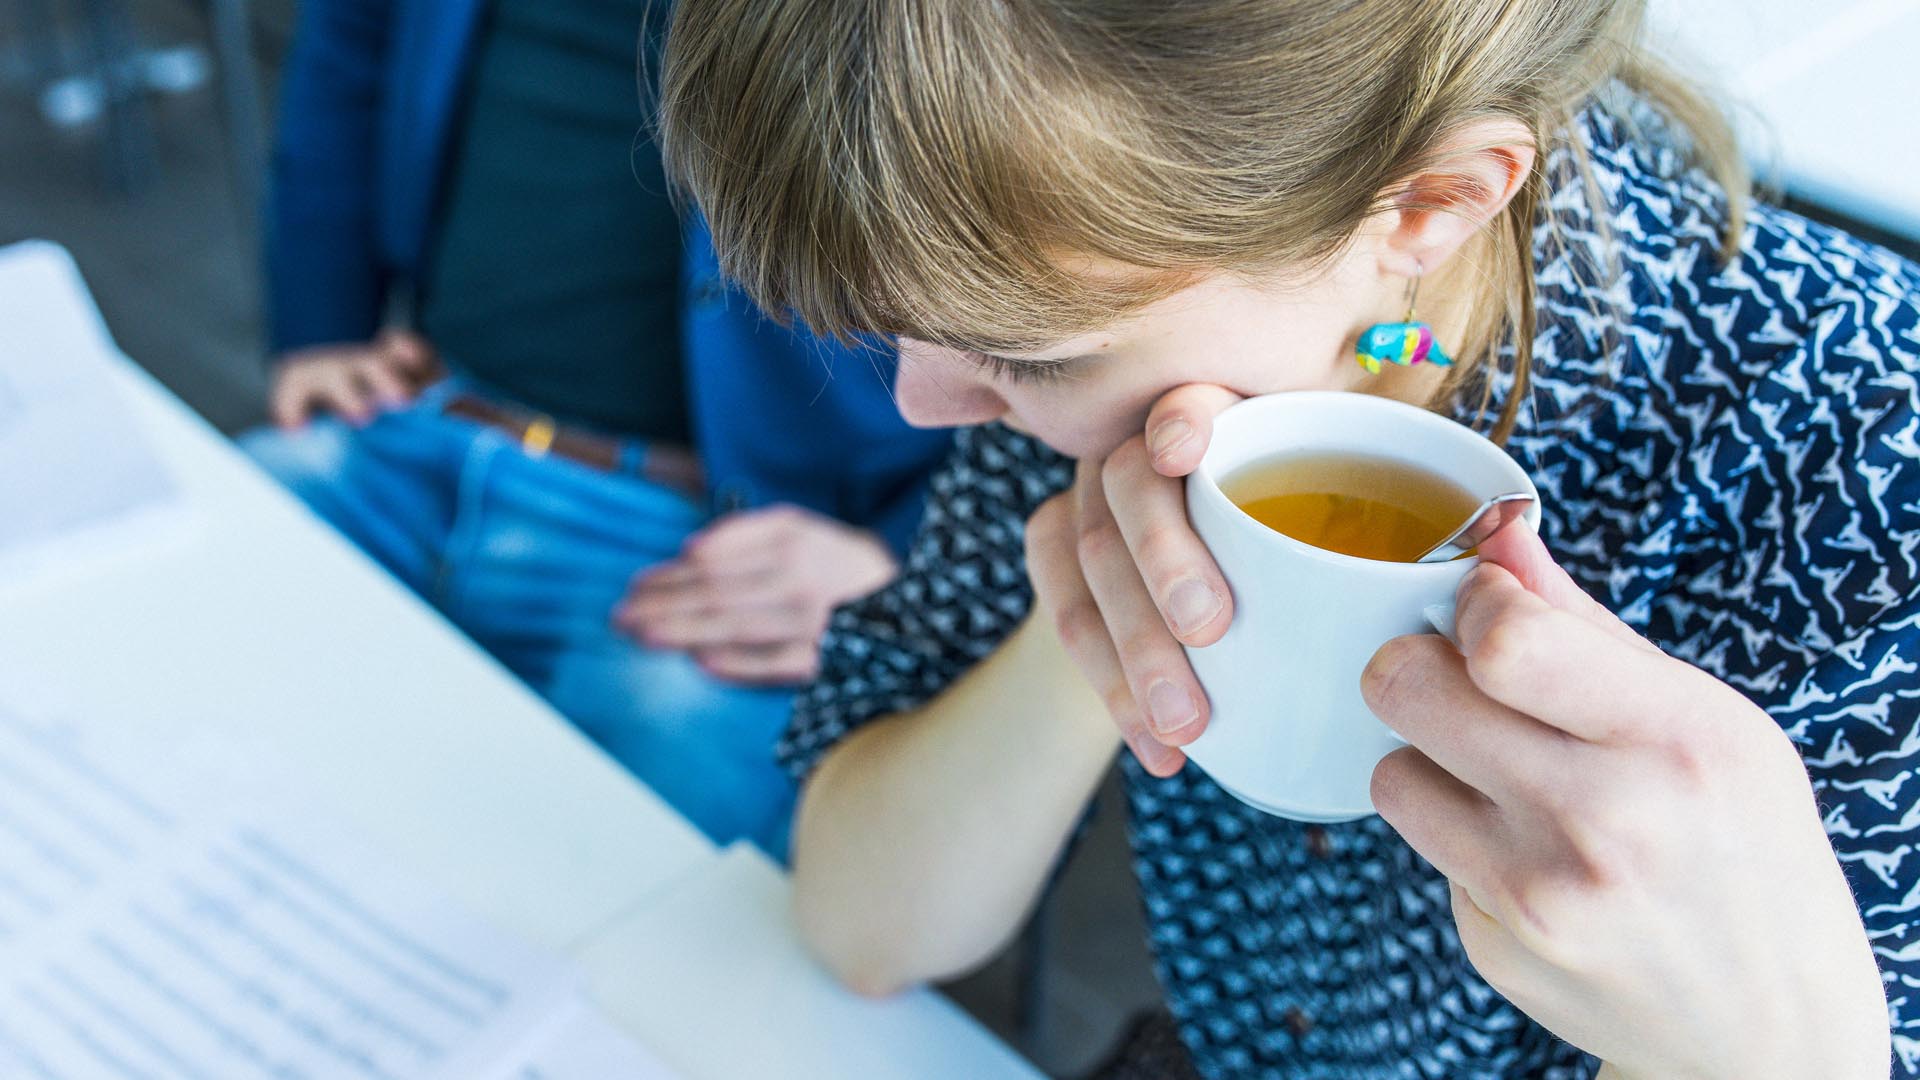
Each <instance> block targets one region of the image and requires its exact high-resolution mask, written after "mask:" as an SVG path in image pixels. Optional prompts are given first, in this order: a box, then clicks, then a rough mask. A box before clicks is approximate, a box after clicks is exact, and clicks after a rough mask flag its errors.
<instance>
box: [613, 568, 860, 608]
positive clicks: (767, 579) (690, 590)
mask: <svg viewBox="0 0 1920 1080" xmlns="http://www.w3.org/2000/svg"><path fill="white" fill-rule="evenodd" d="M808 606H810V605H809V604H808V602H807V599H806V596H805V594H804V593H802V592H801V591H800V590H799V589H798V588H796V587H795V586H794V585H793V583H791V582H789V581H786V580H783V579H782V578H780V577H779V576H777V575H773V574H731V573H724V574H707V573H702V572H701V571H700V570H699V569H698V568H690V569H689V570H688V571H687V572H685V574H682V575H677V576H676V578H675V579H674V580H672V581H663V580H661V579H660V578H658V577H648V578H644V579H642V580H640V581H639V582H637V583H635V585H634V587H633V590H632V591H631V592H630V593H629V594H628V596H627V598H626V599H625V600H623V601H621V604H620V607H621V608H622V609H623V610H625V611H627V612H629V613H630V614H631V616H632V617H633V618H635V619H641V620H645V619H665V618H673V617H676V616H680V615H696V616H697V615H699V614H701V613H703V612H710V611H720V610H725V609H730V608H774V607H783V608H796V609H805V608H807V607H808ZM816 606H823V605H816Z"/></svg>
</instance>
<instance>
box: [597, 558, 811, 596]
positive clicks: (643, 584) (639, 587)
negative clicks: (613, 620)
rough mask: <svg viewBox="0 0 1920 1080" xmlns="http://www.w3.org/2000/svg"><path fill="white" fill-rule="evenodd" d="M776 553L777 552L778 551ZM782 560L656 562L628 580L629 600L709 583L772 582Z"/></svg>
mask: <svg viewBox="0 0 1920 1080" xmlns="http://www.w3.org/2000/svg"><path fill="white" fill-rule="evenodd" d="M775 555H776V556H777V553H775ZM780 566H781V564H780V562H779V560H778V558H777V557H771V558H769V559H768V560H767V561H764V562H763V561H759V560H743V561H740V562H732V563H713V562H694V561H692V560H689V559H672V560H669V561H667V562H662V563H655V564H654V565H652V566H649V567H647V568H646V569H644V570H641V571H640V572H638V573H636V574H634V575H633V577H632V578H631V579H630V580H629V581H628V582H627V596H628V598H629V599H634V598H638V597H639V596H640V595H641V594H643V593H645V594H653V595H661V596H664V595H667V594H670V593H676V592H681V591H683V590H686V589H690V588H707V587H708V586H710V585H711V586H731V585H734V584H736V583H737V584H739V585H742V586H745V585H749V584H754V583H758V582H772V581H774V580H776V579H777V578H778V577H779V576H780V575H779V573H778V571H779V570H780Z"/></svg>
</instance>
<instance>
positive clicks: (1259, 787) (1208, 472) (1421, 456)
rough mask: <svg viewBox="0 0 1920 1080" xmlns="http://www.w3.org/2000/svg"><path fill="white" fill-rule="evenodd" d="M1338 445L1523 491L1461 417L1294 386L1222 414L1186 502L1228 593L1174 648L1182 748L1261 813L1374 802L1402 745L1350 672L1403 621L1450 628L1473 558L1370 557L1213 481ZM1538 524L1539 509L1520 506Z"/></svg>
mask: <svg viewBox="0 0 1920 1080" xmlns="http://www.w3.org/2000/svg"><path fill="white" fill-rule="evenodd" d="M1298 453H1313V454H1316V455H1318V454H1324V453H1334V454H1339V453H1352V454H1357V455H1367V456H1371V457H1381V458H1388V459H1393V460H1398V461H1403V462H1406V463H1408V464H1410V465H1414V466H1418V467H1419V468H1421V469H1425V470H1427V471H1429V472H1433V473H1437V474H1439V475H1440V476H1442V477H1445V478H1446V479H1448V480H1451V481H1453V482H1454V483H1455V484H1458V485H1459V486H1460V487H1462V488H1464V489H1466V491H1467V492H1468V493H1469V494H1471V495H1473V496H1474V497H1475V498H1476V499H1477V500H1484V499H1488V498H1491V497H1493V496H1495V495H1499V494H1503V493H1506V492H1513V491H1524V492H1527V493H1529V494H1533V495H1535V497H1536V499H1537V498H1538V493H1537V492H1536V491H1535V489H1534V486H1533V482H1532V481H1531V480H1529V479H1528V478H1527V474H1526V472H1525V471H1523V470H1522V469H1521V468H1520V466H1519V465H1518V464H1516V463H1515V462H1514V460H1513V459H1512V458H1510V457H1508V456H1507V454H1506V452H1505V451H1503V450H1501V449H1500V448H1499V447H1498V446H1495V445H1494V444H1493V443H1492V442H1490V441H1488V440H1487V439H1485V438H1483V437H1482V436H1480V435H1479V434H1477V433H1475V432H1474V431H1472V430H1471V429H1469V428H1467V427H1464V426H1462V425H1460V424H1456V423H1454V422H1453V421H1451V420H1448V419H1446V418H1445V417H1442V416H1439V415H1436V414H1434V413H1431V412H1428V411H1426V410H1424V409H1420V408H1416V407H1414V406H1412V405H1406V404H1402V403H1400V402H1396V401H1389V400H1387V399H1385V398H1379V397H1373V396H1369V395H1365V394H1352V393H1335V392H1321V391H1304V392H1298V393H1289V394H1273V395H1270V396H1267V397H1259V398H1251V399H1249V400H1247V401H1243V402H1241V403H1240V404H1238V405H1235V406H1233V407H1232V408H1230V409H1228V410H1227V411H1226V412H1224V413H1221V414H1220V416H1219V417H1218V418H1217V419H1216V420H1215V421H1214V427H1213V439H1212V442H1211V443H1210V444H1209V446H1208V448H1207V453H1206V457H1205V458H1203V459H1202V460H1201V463H1200V468H1199V469H1197V470H1195V472H1194V473H1193V475H1192V476H1190V477H1189V478H1188V479H1187V513H1188V516H1189V517H1190V518H1191V520H1192V522H1193V527H1194V530H1195V531H1196V532H1197V533H1199V535H1200V539H1201V540H1203V541H1205V543H1206V545H1207V548H1208V550H1210V551H1211V552H1212V553H1213V557H1214V560H1215V561H1216V562H1218V564H1219V566H1220V571H1221V573H1222V574H1224V575H1225V576H1226V579H1227V585H1228V587H1229V588H1230V589H1231V590H1232V591H1233V623H1232V626H1231V627H1230V628H1229V629H1228V630H1227V632H1226V635H1225V636H1224V637H1222V638H1221V639H1220V640H1219V641H1217V642H1215V643H1214V644H1212V645H1209V646H1207V647H1205V648H1199V649H1188V650H1187V658H1188V660H1189V661H1190V662H1191V663H1192V664H1193V670H1194V674H1196V675H1198V676H1199V678H1200V684H1201V686H1202V687H1204V688H1205V689H1206V692H1207V699H1208V701H1209V703H1210V705H1211V707H1212V715H1211V718H1210V719H1209V720H1208V722H1207V729H1206V731H1205V732H1204V733H1203V734H1202V735H1201V736H1200V737H1199V738H1198V739H1196V740H1194V741H1193V742H1192V743H1191V744H1190V745H1188V746H1187V747H1186V752H1187V756H1188V757H1189V758H1191V759H1192V760H1193V761H1194V763H1195V764H1197V765H1199V766H1200V767H1201V768H1203V769H1205V770H1206V771H1207V773H1208V774H1209V775H1210V776H1212V777H1213V779H1214V780H1215V781H1216V782H1218V783H1219V784H1220V786H1221V787H1223V788H1225V789H1226V790H1228V791H1230V792H1232V793H1233V794H1234V795H1235V796H1237V797H1238V798H1240V799H1241V800H1242V801H1244V802H1246V803H1248V804H1250V805H1252V806H1256V807H1258V808H1260V809H1262V810H1265V811H1267V812H1269V813H1273V814H1279V815H1281V816H1283V817H1289V818H1295V819H1297V820H1301V821H1347V820H1351V819H1353V818H1358V817H1365V816H1366V815H1368V814H1371V813H1373V803H1372V799H1371V798H1370V797H1369V795H1368V788H1369V783H1370V780H1371V777H1372V775H1373V767H1374V766H1375V765H1376V764H1378V763H1379V761H1380V759H1381V758H1383V757H1385V756H1386V755H1387V753H1388V752H1389V751H1391V750H1393V749H1394V748H1395V747H1397V746H1400V745H1403V744H1402V743H1401V741H1400V740H1399V738H1398V737H1397V736H1395V735H1394V734H1393V733H1392V732H1391V731H1389V730H1388V729H1387V727H1386V725H1384V724H1382V723H1381V722H1380V721H1379V719H1377V718H1376V717H1375V716H1374V715H1373V713H1372V712H1371V711H1370V710H1368V708H1367V705H1366V702H1365V701H1364V700H1362V698H1361V696H1360V672H1361V671H1362V670H1363V669H1364V668H1365V667H1366V665H1367V661H1368V660H1369V659H1371V658H1372V656H1373V654H1374V652H1375V651H1376V650H1377V649H1379V647H1380V646H1381V645H1383V644H1385V643H1386V642H1387V641H1389V640H1391V639H1393V638H1395V637H1399V636H1401V635H1403V634H1417V633H1422V632H1425V631H1428V630H1431V629H1433V628H1435V627H1438V628H1440V629H1441V630H1442V631H1443V632H1449V633H1450V632H1451V630H1452V621H1453V620H1452V611H1453V594H1454V590H1455V589H1456V588H1458V587H1459V584H1460V579H1461V578H1463V577H1465V576H1466V574H1467V571H1468V570H1470V569H1472V568H1473V566H1474V565H1475V563H1476V562H1477V561H1478V560H1476V559H1471V558H1467V559H1457V560H1454V561H1452V562H1444V563H1430V564H1426V565H1421V564H1416V563H1395V562H1379V561H1375V560H1372V559H1361V558H1356V557H1354V556H1351V555H1342V554H1339V553H1337V552H1332V551H1327V550H1325V549H1322V548H1317V547H1313V546H1312V545H1309V544H1306V543H1303V542H1301V541H1299V540H1295V539H1294V538H1292V537H1290V536H1287V535H1285V534H1284V533H1280V532H1276V531H1274V530H1273V529H1271V528H1268V527H1267V526H1265V525H1262V524H1261V523H1259V522H1258V521H1255V520H1254V519H1253V518H1252V517H1249V516H1248V515H1247V514H1246V513H1245V512H1244V511H1242V510H1241V509H1240V508H1239V507H1238V506H1235V505H1234V504H1233V502H1232V500H1230V499H1228V498H1227V496H1226V495H1225V494H1223V493H1222V492H1221V490H1220V482H1221V481H1222V480H1224V479H1226V478H1227V477H1230V476H1232V475H1233V474H1235V473H1237V472H1239V471H1240V470H1241V469H1244V468H1246V467H1247V466H1249V465H1253V464H1256V463H1259V462H1262V461H1265V460H1268V459H1271V458H1275V457H1281V456H1290V455H1293V454H1298ZM1527 516H1528V519H1529V520H1530V521H1531V522H1532V523H1533V524H1535V525H1536V526H1537V525H1538V524H1539V510H1538V504H1537V502H1536V504H1535V507H1534V508H1533V509H1530V510H1529V511H1528V515H1527Z"/></svg>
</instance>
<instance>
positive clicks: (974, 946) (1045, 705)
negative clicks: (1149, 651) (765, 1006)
mask: <svg viewBox="0 0 1920 1080" xmlns="http://www.w3.org/2000/svg"><path fill="white" fill-rule="evenodd" d="M1118 745H1119V739H1118V736H1117V735H1116V734H1115V732H1114V729H1113V726H1112V724H1111V723H1110V722H1109V721H1108V720H1107V718H1106V710H1105V709H1104V708H1103V707H1102V706H1101V703H1100V701H1099V699H1098V698H1097V697H1096V696H1095V695H1094V693H1093V691H1092V690H1091V689H1089V688H1088V687H1087V685H1086V684H1085V682H1084V681H1083V680H1082V679H1081V678H1080V676H1079V674H1078V673H1077V670H1076V669H1075V668H1074V667H1073V665H1072V663H1071V662H1070V661H1069V660H1068V659H1067V656H1066V654H1065V652H1064V651H1063V650H1062V649H1061V647H1060V644H1059V640H1058V638H1056V637H1055V636H1054V633H1053V630H1052V627H1051V626H1050V625H1049V624H1048V623H1047V622H1046V621H1045V620H1044V619H1029V620H1028V621H1027V623H1026V624H1025V625H1023V626H1022V627H1021V628H1020V629H1019V630H1018V631H1016V632H1015V633H1014V634H1013V636H1012V637H1010V638H1009V639H1008V640H1007V642H1006V644H1004V645H1002V646H1001V648H1000V649H999V651H997V652H995V653H994V654H993V655H992V656H990V657H988V658H987V659H986V660H984V661H982V662H981V663H980V664H979V665H978V666H977V667H975V668H974V669H973V670H972V671H970V672H968V673H967V675H966V676H964V677H963V678H961V679H960V680H959V681H958V682H956V683H955V684H954V685H953V686H952V687H950V688H948V690H947V691H946V692H945V693H943V694H942V695H941V696H940V697H939V698H938V699H936V700H935V701H933V702H932V703H930V704H928V705H927V706H925V707H923V708H920V709H917V710H915V711H913V712H909V713H903V714H901V715H899V716H895V717H890V718H888V719H886V720H881V721H878V722H876V723H874V724H872V725H870V726H868V727H866V728H864V729H862V730H861V731H859V732H857V733H855V734H854V735H852V736H850V737H848V739H847V740H846V742H844V743H843V744H841V745H840V746H839V747H838V748H836V749H835V750H833V751H832V752H831V753H830V754H829V755H828V756H827V758H826V760H825V761H824V762H823V763H822V764H821V766H820V769H819V771H818V772H816V773H815V774H814V776H813V779H812V780H811V781H810V782H809V783H808V784H807V787H806V790H805V792H804V793H803V795H802V798H801V802H800V809H799V813H798V816H797V819H796V823H795V829H794V887H795V906H796V911H797V914H798V918H799V922H800V927H801V930H802V932H803V934H804V935H805V936H806V938H807V940H808V942H809V943H810V944H811V946H812V947H813V948H814V950H815V951H816V952H817V953H818V954H819V955H820V957H821V958H822V959H823V960H824V961H825V963H826V964H827V965H828V966H829V967H830V968H832V969H833V970H834V971H835V973H836V974H837V975H839V977H840V978H841V979H842V980H843V981H844V982H846V983H847V984H848V985H849V986H852V987H853V988H854V989H856V990H859V991H861V992H863V993H870V994H881V993H889V992H892V991H894V990H897V989H899V988H901V987H903V986H907V985H910V984H913V983H916V982H921V981H925V980H929V979H937V978H942V977H946V976H950V975H954V974H957V973H959V972H962V971H965V970H967V969H969V968H971V967H973V966H975V965H977V964H979V963H980V962H982V961H984V960H985V959H986V958H987V957H989V956H991V955H992V954H993V953H994V952H995V951H996V950H997V949H998V948H999V947H1000V946H1001V945H1002V944H1004V943H1005V942H1006V940H1007V939H1008V938H1009V937H1010V936H1011V935H1012V934H1013V932H1014V931H1015V930H1016V929H1017V928H1018V927H1019V925H1020V923H1021V921H1022V919H1023V918H1024V916H1025V915H1026V913H1027V911H1028V909H1029V908H1030V907H1031V906H1032V904H1033V901H1034V899H1035V897H1036V896H1037V895H1038V893H1039V891H1040V888H1041V886H1042V885H1043V884H1044V882H1045V881H1046V878H1047V875H1048V873H1049V872H1050V871H1051V869H1052V867H1053V865H1054V863H1055V861H1056V860H1057V859H1058V857H1059V854H1060V850H1061V848H1062V846H1063V845H1064V844H1065V842H1066V840H1067V838H1068V837H1069V836H1070V835H1071V833H1072V831H1073V828H1074V825H1075V824H1076V823H1077V822H1078V820H1079V818H1080V815H1081V813H1082V811H1083V810H1084V809H1085V807H1086V804H1087V800H1088V799H1089V797H1090V796H1091V794H1092V792H1093V789H1094V787H1095V786H1096V785H1097V784H1098V783H1099V781H1100V778H1101V777H1102V776H1103V775H1104V774H1105V772H1106V769H1107V766H1108V764H1109V763H1110V762H1111V761H1112V758H1113V754H1114V751H1115V750H1116V749H1117V747H1118Z"/></svg>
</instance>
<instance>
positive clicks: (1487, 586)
mask: <svg viewBox="0 0 1920 1080" xmlns="http://www.w3.org/2000/svg"><path fill="white" fill-rule="evenodd" d="M1455 634H1456V636H1457V637H1458V639H1459V642H1460V651H1461V652H1462V654H1464V655H1465V657H1466V663H1467V674H1468V675H1469V676H1470V677H1471V678H1472V679H1473V683H1474V685H1475V686H1477V687H1479V688H1480V689H1481V690H1482V691H1484V692H1485V693H1486V694H1487V696H1489V697H1491V698H1493V699H1494V700H1496V701H1499V702H1501V703H1502V704H1504V705H1507V706H1508V707H1510V708H1513V709H1516V710H1518V711H1520V712H1523V713H1526V714H1527V715H1529V716H1532V717H1535V718H1536V719H1538V720H1540V721H1542V722H1544V723H1547V724H1551V725H1552V726H1554V727H1556V728H1559V729H1560V730H1562V731H1565V732H1567V733H1569V734H1571V735H1576V736H1579V737H1580V738H1582V739H1586V740H1588V741H1591V742H1615V741H1620V740H1624V739H1631V738H1634V737H1636V736H1639V735H1642V734H1648V733H1653V732H1655V731H1656V729H1657V728H1658V727H1659V726H1660V725H1662V724H1665V723H1670V722H1671V721H1672V719H1673V718H1672V716H1671V715H1670V714H1671V713H1672V712H1673V709H1674V708H1675V702H1676V701H1684V700H1695V699H1697V694H1698V693H1699V692H1700V689H1701V688H1700V687H1699V686H1697V685H1695V684H1696V683H1698V681H1699V680H1701V679H1705V680H1706V682H1707V683H1712V684H1713V687H1715V688H1717V690H1715V691H1714V692H1719V691H1725V692H1726V693H1730V694H1731V693H1734V692H1733V691H1731V690H1727V689H1726V687H1724V686H1722V685H1721V684H1719V683H1718V682H1716V681H1715V680H1713V679H1712V678H1711V677H1708V676H1705V675H1703V674H1701V673H1700V672H1698V671H1696V670H1694V669H1693V668H1690V667H1688V666H1687V665H1685V664H1682V663H1680V662H1679V661H1677V660H1673V659H1671V658H1670V657H1667V656H1665V655H1664V654H1662V653H1660V652H1659V651H1658V650H1655V649H1651V648H1644V647H1641V646H1638V645H1634V644H1632V643H1629V642H1628V641H1625V640H1623V639H1622V638H1621V637H1620V636H1619V635H1618V634H1616V633H1613V632H1611V631H1609V630H1607V629H1605V628H1604V627H1601V626H1599V625H1596V624H1595V623H1594V622H1593V621H1592V620H1590V619H1588V618H1586V617H1584V616H1581V615H1576V614H1574V613H1572V612H1569V611H1566V610H1563V609H1561V608H1557V607H1554V606H1553V605H1551V604H1549V603H1548V602H1547V601H1545V600H1543V599H1541V598H1540V597H1539V596H1537V595H1535V594H1534V593H1533V592H1531V591H1529V590H1528V589H1527V588H1526V587H1525V586H1524V585H1522V584H1521V583H1520V580H1519V579H1518V578H1516V577H1514V576H1513V574H1511V573H1509V572H1508V571H1507V570H1506V568H1504V567H1502V566H1498V565H1495V564H1492V563H1487V564H1483V565H1481V566H1479V567H1476V568H1475V569H1474V570H1473V571H1472V573H1470V574H1468V575H1467V580H1466V582H1464V583H1463V585H1462V587H1461V590H1460V599H1459V602H1458V604H1457V606H1456V611H1455ZM1734 696H1736V697H1737V696H1738V695H1737V694H1735V695H1734Z"/></svg>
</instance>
